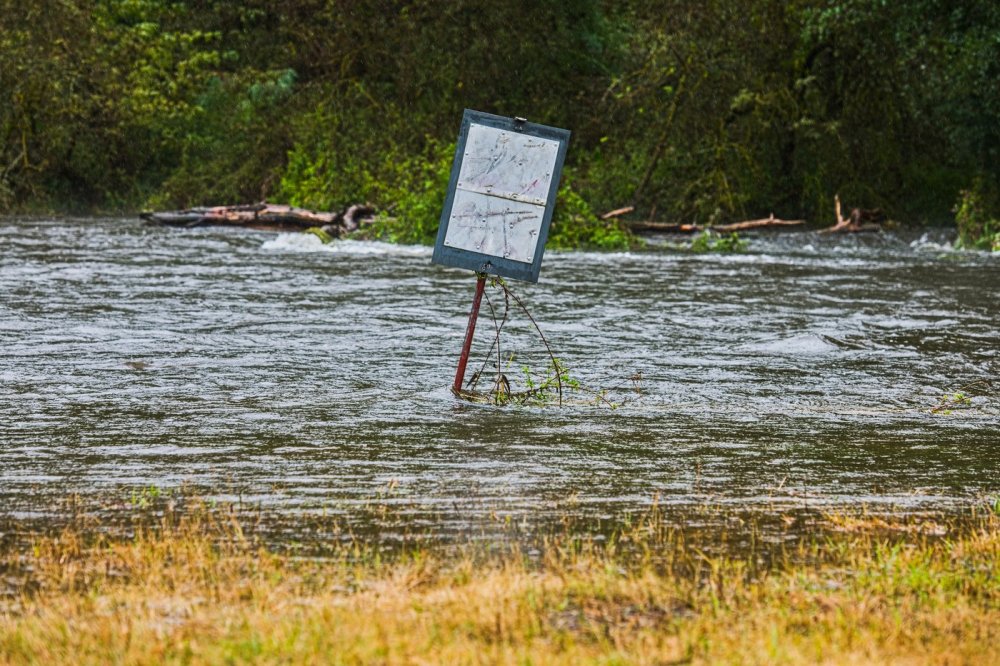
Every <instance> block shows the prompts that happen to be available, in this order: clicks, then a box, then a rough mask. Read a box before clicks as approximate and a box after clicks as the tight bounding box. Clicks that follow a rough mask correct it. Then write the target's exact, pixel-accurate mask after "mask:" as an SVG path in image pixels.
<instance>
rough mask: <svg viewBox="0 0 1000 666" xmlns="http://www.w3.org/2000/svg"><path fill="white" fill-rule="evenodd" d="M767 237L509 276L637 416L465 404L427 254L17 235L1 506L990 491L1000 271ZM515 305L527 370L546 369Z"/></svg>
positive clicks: (456, 318) (943, 258)
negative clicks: (106, 500)
mask: <svg viewBox="0 0 1000 666" xmlns="http://www.w3.org/2000/svg"><path fill="white" fill-rule="evenodd" d="M749 240H750V243H749V248H748V250H747V251H746V252H743V253H736V254H713V253H708V254H691V253H685V252H678V251H669V250H666V249H664V248H663V247H657V243H656V241H655V240H654V242H653V243H651V247H650V248H649V249H646V250H642V251H636V252H625V253H597V252H594V253H590V252H552V251H550V252H548V253H547V254H546V256H545V258H544V260H543V263H542V273H541V279H540V281H539V282H538V284H522V283H516V282H512V283H511V287H512V288H513V289H514V290H515V291H516V293H517V294H518V295H519V296H520V298H521V299H522V300H523V301H524V302H525V304H526V305H527V306H528V308H529V309H530V312H531V314H532V315H533V316H534V318H535V319H536V321H537V322H538V324H539V326H540V327H541V328H542V330H543V332H544V333H545V336H546V339H547V340H548V341H549V343H550V345H551V347H552V348H553V351H554V353H555V354H556V355H557V356H558V358H559V360H560V361H561V362H562V363H563V364H564V365H566V366H567V367H568V368H569V369H570V370H569V371H570V374H571V375H572V377H573V378H574V379H576V380H577V381H579V382H580V384H581V385H582V386H585V387H590V388H592V389H593V390H597V391H600V390H603V389H610V391H609V392H608V393H607V394H605V395H607V396H609V397H610V399H611V401H612V402H615V403H616V407H615V408H614V409H612V408H611V407H610V406H609V405H607V404H606V403H604V402H601V401H600V400H597V401H594V400H589V399H588V394H580V395H577V396H575V397H574V398H573V399H567V400H566V402H565V404H563V405H562V406H561V407H560V406H557V405H552V404H547V405H541V406H523V407H517V406H506V407H497V406H491V405H480V404H471V403H467V402H464V401H462V400H459V399H457V398H456V397H455V396H453V395H452V393H451V391H450V386H451V383H452V380H453V378H454V371H455V364H456V361H457V357H458V353H459V351H460V347H461V342H462V338H463V336H464V333H465V324H466V317H467V316H468V309H469V306H470V302H471V299H472V293H473V289H474V285H475V277H474V275H473V274H472V273H471V272H469V271H462V270H456V269H446V268H442V267H439V266H434V265H432V264H431V261H430V254H431V252H430V248H425V247H411V246H396V245H390V244H385V243H377V242H359V241H338V242H334V243H333V244H331V245H326V246H324V245H322V244H321V243H320V242H319V240H318V239H316V238H314V237H312V236H310V235H306V234H278V233H266V232H247V231H243V230H237V229H228V228H211V227H206V228H194V229H186V230H178V229H165V228H159V227H151V226H145V225H144V224H143V223H141V222H139V221H138V220H131V219H16V218H6V219H3V220H2V221H0V294H2V297H0V514H4V515H8V516H33V515H44V514H45V512H46V511H49V510H51V507H53V506H55V505H56V503H57V501H58V499H59V498H61V497H66V496H67V495H69V494H80V495H83V496H88V495H95V494H100V493H114V492H119V491H121V490H122V489H126V490H127V489H129V488H133V489H134V488H151V487H152V488H159V489H171V488H178V487H183V486H190V487H194V488H199V489H203V492H205V493H208V494H209V495H211V496H216V497H220V498H233V497H239V498H240V499H241V500H242V501H247V502H256V503H260V504H262V505H264V506H267V507H269V508H273V509H275V510H277V511H290V512H298V511H324V512H331V513H338V512H339V513H341V514H343V515H348V516H349V515H351V514H352V512H353V511H354V510H355V508H356V507H358V506H362V505H365V503H368V502H370V501H371V500H372V498H374V497H378V498H381V500H382V501H386V502H391V503H397V504H398V505H399V507H400V510H401V512H402V513H403V514H404V515H405V516H406V517H407V520H412V521H414V522H415V523H419V524H421V525H424V526H425V527H426V528H427V529H430V530H434V531H440V532H442V533H447V532H456V531H458V532H461V531H462V530H466V529H469V526H470V525H476V524H477V521H483V520H487V519H488V517H489V516H492V517H493V518H495V517H496V515H498V514H499V515H501V516H506V517H507V518H509V519H513V520H515V521H528V520H536V519H540V518H544V516H546V515H553V516H554V515H558V514H565V513H566V512H570V513H574V514H578V515H580V516H583V517H591V518H595V517H596V518H598V519H601V518H607V519H614V518H615V516H620V515H622V514H623V513H625V512H629V511H635V510H641V508H642V507H644V506H648V505H649V504H650V502H652V501H654V498H657V499H656V500H655V501H658V502H660V503H662V504H665V505H671V506H679V507H684V506H703V505H705V504H713V503H714V504H721V505H733V506H791V507H814V508H815V507H838V506H853V507H856V506H859V505H866V506H872V507H879V506H893V507H903V508H911V509H914V510H918V509H922V508H927V507H935V508H941V507H947V506H960V505H964V504H967V503H968V502H970V501H976V500H977V499H979V498H982V497H986V496H989V495H991V494H995V493H996V492H997V490H998V488H1000V483H998V481H1000V399H998V391H1000V325H998V324H1000V256H990V255H988V254H984V253H972V252H968V253H960V252H955V251H952V250H951V249H950V247H949V246H948V244H947V243H946V242H945V241H946V238H945V235H944V234H939V235H934V234H928V235H923V236H921V234H910V235H906V234H900V235H896V234H870V235H853V236H840V237H830V236H820V235H817V234H813V233H784V234H777V235H760V236H754V237H751V238H750V239H749ZM491 302H492V305H493V307H494V309H495V310H496V311H499V309H500V308H501V306H502V296H498V295H497V293H496V292H494V294H493V296H492V301H491ZM517 315H518V313H517V312H513V311H512V314H511V322H510V325H509V329H508V330H506V331H505V332H504V336H505V337H504V338H503V343H502V346H501V351H502V354H501V357H500V368H501V372H505V373H507V374H508V375H509V376H510V377H511V379H512V381H516V379H517V378H518V377H521V376H522V375H523V373H524V365H525V364H527V363H533V362H537V360H538V358H540V356H539V354H538V352H539V344H538V339H537V337H534V336H533V333H532V331H531V330H530V327H526V326H524V325H523V324H524V322H523V321H522V322H520V323H519V324H518V323H517V322H515V319H516V316H517ZM519 326H520V327H519ZM508 333H509V337H508ZM494 334H495V326H494V324H493V321H492V320H491V317H490V313H489V308H488V307H486V306H485V305H484V309H483V315H482V317H481V319H480V322H479V330H478V335H477V339H476V344H475V346H474V347H473V362H472V363H470V372H471V370H472V369H473V368H472V366H474V365H477V363H479V362H480V361H482V362H483V364H484V365H483V368H484V375H483V376H484V377H485V376H487V375H489V374H490V373H493V374H495V372H496V368H495V364H496V360H492V361H490V360H489V359H484V355H485V353H486V350H487V348H488V347H489V344H490V340H491V336H493V335H494ZM477 354H478V355H479V361H477V360H476V357H477ZM636 388H638V389H639V390H638V391H636V390H635V389H636ZM568 397H572V396H568ZM591 397H592V396H591ZM618 403H621V404H618Z"/></svg>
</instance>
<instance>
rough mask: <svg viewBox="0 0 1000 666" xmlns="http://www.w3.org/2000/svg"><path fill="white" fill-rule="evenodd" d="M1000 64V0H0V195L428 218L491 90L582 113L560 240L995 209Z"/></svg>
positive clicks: (492, 107) (512, 100)
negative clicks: (627, 226)
mask: <svg viewBox="0 0 1000 666" xmlns="http://www.w3.org/2000/svg"><path fill="white" fill-rule="evenodd" d="M998 80H1000V5H998V4H997V3H995V2H991V1H988V0H955V1H952V0H913V1H912V2H907V3H896V2H889V1H888V0H793V1H792V2H787V1H778V0H752V1H750V2H735V1H733V0H709V1H707V2H704V1H699V2H685V1H674V2H639V1H638V0H631V1H625V2H616V3H611V2H600V1H599V0H564V1H558V2H557V1H555V0H541V1H539V0H533V1H528V0H510V1H508V2H503V3H497V2H486V1H485V0H455V1H454V2H447V3H440V2H428V1H427V0H409V1H404V0H289V1H288V2H283V3H272V2H265V1H264V0H241V1H237V0H219V1H217V2H199V1H196V0H76V1H74V2H68V1H66V0H33V1H32V2H30V3H25V2H21V1H20V0H0V211H2V210H13V209H25V208H27V209H31V208H61V209H66V210H94V209H109V208H121V209H125V208H135V207H137V206H157V207H174V206H177V207H179V206H185V205H195V204H206V203H232V202H240V201H251V200H259V199H262V198H265V197H266V198H268V199H271V200H275V201H287V202H291V203H295V204H300V205H304V206H310V207H317V208H338V207H341V206H344V205H346V204H348V203H351V202H358V201H369V202H372V203H374V204H376V205H377V206H378V207H379V208H380V209H381V210H383V211H384V212H385V218H384V220H383V222H382V223H381V227H380V228H381V229H382V231H383V232H384V233H386V234H388V235H390V236H392V237H394V238H396V239H398V240H406V241H420V240H427V239H430V238H432V237H433V234H434V228H435V226H436V223H437V216H438V214H439V211H440V206H441V201H442V200H443V188H444V184H445V182H446V178H447V173H448V169H449V166H450V162H451V159H452V155H453V149H454V148H453V146H454V140H455V135H456V133H457V129H458V123H459V119H460V117H461V112H462V109H463V108H475V109H479V110H483V111H490V112H494V113H499V114H503V115H522V116H526V117H528V118H529V119H531V120H533V121H536V122H543V123H546V124H551V125H556V126H561V127H567V128H570V129H571V130H572V131H573V139H572V141H571V146H570V153H569V162H568V170H567V174H566V177H565V179H564V185H563V188H562V191H561V202H560V204H561V205H560V206H559V208H558V211H559V212H558V213H557V218H556V220H555V223H554V228H553V234H554V236H553V239H554V241H555V242H557V243H562V244H565V245H581V244H597V245H604V246H622V245H624V244H626V243H627V238H626V236H625V235H624V234H623V233H622V232H621V231H620V230H619V229H618V228H617V227H616V226H615V225H614V223H612V222H603V221H601V220H600V219H599V218H598V217H597V215H596V214H595V213H597V212H603V211H605V210H610V209H612V208H617V207H620V206H625V205H634V206H636V213H635V215H638V216H642V217H645V218H654V219H661V220H669V221H676V222H688V221H697V222H701V223H705V222H714V221H728V220H734V219H738V218H746V217H757V216H766V215H767V214H768V213H771V212H774V213H775V214H776V215H778V216H781V217H806V218H808V219H810V220H812V221H815V222H817V223H830V222H832V200H833V195H834V194H835V193H839V194H840V196H841V198H842V199H843V200H844V201H845V202H847V203H849V205H851V206H860V207H865V208H875V207H879V208H882V209H883V210H884V211H886V213H887V214H888V215H889V216H890V217H893V218H896V219H899V220H902V221H904V222H906V223H911V224H918V223H925V222H931V223H934V222H943V221H946V220H951V219H953V215H954V214H956V212H957V214H958V215H959V218H960V219H961V217H962V214H963V213H962V212H961V211H967V212H968V211H973V212H972V213H969V215H972V217H973V218H975V219H977V220H985V221H984V222H982V223H979V222H976V223H970V224H969V225H966V228H967V229H969V230H970V231H969V232H968V233H969V234H975V233H977V232H976V231H975V229H977V228H979V227H976V226H975V225H976V224H979V225H980V227H981V228H982V230H981V234H986V232H987V231H988V230H993V232H992V233H995V231H996V229H995V225H994V226H990V225H991V224H993V223H992V222H991V221H995V220H996V219H998V218H1000V210H998V206H1000V202H998V201H997V198H996V197H994V196H992V195H990V194H989V193H991V192H996V191H998V190H1000V86H998V85H997V81H998ZM963 192H964V193H965V194H963ZM969 193H972V194H971V195H970V194H969ZM970 197H971V198H970ZM970 201H971V202H972V203H970ZM970 206H972V208H970ZM973 208H974V210H973ZM969 215H966V219H970V218H969ZM981 237H982V236H977V237H976V238H972V237H971V236H970V237H969V238H967V240H966V241H965V243H966V244H967V245H976V244H980V238H981Z"/></svg>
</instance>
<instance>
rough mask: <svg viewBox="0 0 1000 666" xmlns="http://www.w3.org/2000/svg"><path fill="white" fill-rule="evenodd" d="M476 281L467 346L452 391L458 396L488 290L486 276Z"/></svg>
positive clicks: (466, 334)
mask: <svg viewBox="0 0 1000 666" xmlns="http://www.w3.org/2000/svg"><path fill="white" fill-rule="evenodd" d="M477 277H478V280H476V295H475V296H473V298H472V312H470V313H469V325H468V327H467V328H466V329H465V344H464V345H462V356H461V357H459V359H458V371H457V372H456V373H455V385H454V386H452V387H451V390H452V391H453V392H454V393H456V394H458V393H461V392H462V382H464V381H465V366H466V365H467V364H468V363H469V350H470V349H472V336H473V335H475V333H476V320H477V319H479V304H480V303H482V302H483V290H484V289H486V274H485V273H479V274H478V276H477Z"/></svg>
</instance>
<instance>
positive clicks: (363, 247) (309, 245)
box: [260, 233, 432, 257]
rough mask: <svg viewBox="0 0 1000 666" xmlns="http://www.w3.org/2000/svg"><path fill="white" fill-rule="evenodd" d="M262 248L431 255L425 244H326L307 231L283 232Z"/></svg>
mask: <svg viewBox="0 0 1000 666" xmlns="http://www.w3.org/2000/svg"><path fill="white" fill-rule="evenodd" d="M260 247H261V249H262V250H266V251H270V252H332V253H334V254H345V255H351V256H390V255H391V256H397V257H399V256H403V257H419V256H430V255H431V252H432V250H431V248H430V247H426V246H423V245H395V244H393V243H383V242H380V241H355V240H335V241H333V242H331V243H326V244H324V243H323V241H321V240H320V239H319V238H318V237H316V236H314V235H313V234H307V233H282V234H278V235H277V236H275V237H274V238H272V239H270V240H267V241H264V243H263V244H262V245H261V246H260Z"/></svg>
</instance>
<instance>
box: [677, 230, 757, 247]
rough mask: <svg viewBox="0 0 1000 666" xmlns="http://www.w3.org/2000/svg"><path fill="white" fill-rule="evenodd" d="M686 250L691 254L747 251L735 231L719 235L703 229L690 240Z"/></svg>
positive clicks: (745, 243) (744, 243)
mask: <svg viewBox="0 0 1000 666" xmlns="http://www.w3.org/2000/svg"><path fill="white" fill-rule="evenodd" d="M688 249H689V250H691V251H692V252H743V251H744V250H746V249H747V242H746V241H745V240H743V239H742V238H740V235H739V234H738V233H736V232H735V231H734V232H732V233H731V234H720V233H718V232H716V231H712V230H711V229H705V231H703V232H701V233H700V234H698V235H697V236H695V237H694V238H692V239H691V245H690V246H688Z"/></svg>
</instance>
